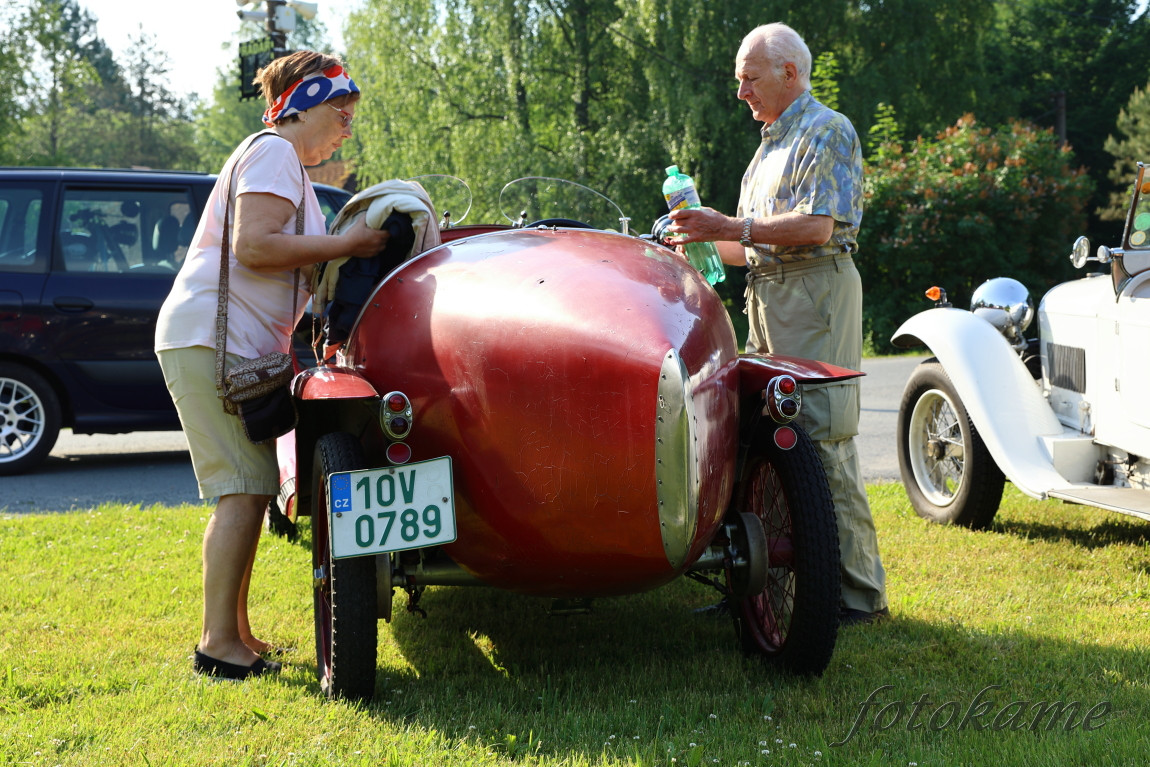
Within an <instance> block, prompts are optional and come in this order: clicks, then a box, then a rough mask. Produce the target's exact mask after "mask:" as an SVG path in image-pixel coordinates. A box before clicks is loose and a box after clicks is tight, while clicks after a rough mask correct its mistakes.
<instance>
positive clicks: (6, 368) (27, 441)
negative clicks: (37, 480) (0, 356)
mask: <svg viewBox="0 0 1150 767" xmlns="http://www.w3.org/2000/svg"><path fill="white" fill-rule="evenodd" d="M60 418H61V416H60V399H59V398H58V397H57V396H56V392H55V390H53V389H52V386H51V384H49V383H48V382H47V381H46V380H45V379H44V377H43V376H41V375H40V374H39V373H37V372H36V371H34V370H32V369H30V368H26V367H24V366H23V365H16V364H14V363H10V362H0V476H3V475H8V474H22V473H24V472H26V471H29V470H31V469H33V468H35V467H36V466H38V465H40V464H41V463H43V462H44V459H45V458H47V457H48V454H49V453H51V452H52V448H53V447H55V445H56V439H57V438H58V437H59V436H60Z"/></svg>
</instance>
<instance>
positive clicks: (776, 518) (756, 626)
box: [732, 426, 842, 675]
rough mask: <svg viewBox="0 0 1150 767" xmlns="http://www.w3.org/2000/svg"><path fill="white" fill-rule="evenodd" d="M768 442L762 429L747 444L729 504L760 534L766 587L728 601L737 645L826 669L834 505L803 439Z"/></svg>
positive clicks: (834, 591)
mask: <svg viewBox="0 0 1150 767" xmlns="http://www.w3.org/2000/svg"><path fill="white" fill-rule="evenodd" d="M792 428H794V430H795V433H796V434H797V435H798V438H799V439H798V443H797V444H796V445H795V446H794V447H793V448H791V449H790V450H782V449H780V448H778V447H776V446H775V444H774V440H773V439H772V436H773V435H772V433H771V431H770V430H763V432H762V433H760V434H759V435H758V437H757V438H756V441H755V442H754V444H752V446H751V448H750V450H749V452H748V455H747V459H746V462H745V465H744V466H743V469H742V473H741V476H740V481H739V485H738V491H737V493H738V495H737V498H736V502H735V506H734V511H736V512H744V513H749V514H753V515H754V516H756V517H758V519H759V521H760V522H762V525H763V531H764V533H765V534H766V539H767V551H766V552H765V554H764V556H766V557H768V560H767V586H766V588H764V589H763V591H762V592H761V593H759V594H757V595H754V596H750V597H747V598H746V599H743V600H741V601H739V602H737V603H735V604H733V605H732V606H733V607H734V613H735V624H736V630H737V631H738V632H739V639H740V641H741V642H742V645H743V649H744V650H745V651H746V652H747V653H749V654H758V655H762V656H763V657H764V658H765V659H766V660H767V661H769V662H770V663H773V664H776V665H778V666H779V667H781V668H783V669H785V670H787V671H790V672H793V673H796V674H804V675H818V674H821V673H822V672H823V670H824V669H826V667H827V664H828V663H830V659H831V655H832V654H833V653H834V649H835V643H836V641H837V640H838V626H839V617H838V616H839V597H840V593H841V589H842V573H841V568H842V561H841V558H840V555H839V536H838V526H837V522H836V520H835V512H834V504H833V502H832V501H831V492H830V487H829V486H828V484H827V477H826V473H825V472H824V471H823V465H822V462H821V461H820V460H819V457H818V454H817V453H816V452H815V448H814V445H813V444H812V443H811V440H810V438H809V437H808V436H807V435H806V434H805V433H804V432H803V431H802V430H801V429H799V428H798V427H793V426H792Z"/></svg>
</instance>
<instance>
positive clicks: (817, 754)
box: [815, 751, 823, 759]
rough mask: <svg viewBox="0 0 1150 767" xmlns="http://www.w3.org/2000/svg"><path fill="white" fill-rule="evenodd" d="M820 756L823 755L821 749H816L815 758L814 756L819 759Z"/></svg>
mask: <svg viewBox="0 0 1150 767" xmlns="http://www.w3.org/2000/svg"><path fill="white" fill-rule="evenodd" d="M822 756H823V752H822V751H816V752H815V758H816V759H821V758H822Z"/></svg>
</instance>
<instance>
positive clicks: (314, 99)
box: [156, 51, 387, 679]
mask: <svg viewBox="0 0 1150 767" xmlns="http://www.w3.org/2000/svg"><path fill="white" fill-rule="evenodd" d="M255 83H256V84H257V85H259V86H260V88H261V90H262V93H263V96H264V99H265V100H266V102H267V104H268V109H267V111H266V112H264V123H265V124H266V125H267V126H268V130H266V131H264V132H263V135H259V136H258V137H256V138H251V137H249V139H248V140H245V141H244V143H243V144H242V145H241V146H240V147H239V148H237V149H236V151H235V152H234V153H233V154H232V156H231V157H230V158H228V161H227V162H226V163H225V164H224V167H223V170H222V171H221V172H220V176H219V179H218V181H217V182H216V186H215V189H214V190H213V191H212V195H211V198H210V199H209V201H208V204H207V207H206V208H205V210H204V213H203V216H202V217H201V219H200V222H199V226H198V228H197V229H196V233H195V235H194V237H193V241H192V245H191V247H190V248H189V250H188V254H187V257H186V259H185V261H184V264H183V267H182V268H181V270H180V273H179V274H178V275H177V277H176V281H175V284H174V285H173V287H172V292H171V293H170V294H169V296H168V298H167V300H166V301H165V302H164V306H163V308H162V309H161V311H160V316H159V320H158V323H157V327H156V354H157V356H158V357H159V360H160V366H161V368H162V369H163V371H164V378H165V380H166V382H167V386H168V390H169V391H170V392H171V395H172V400H173V401H174V402H175V404H176V409H177V410H178V411H179V415H180V422H181V424H182V425H183V429H184V433H185V434H186V435H187V439H188V447H189V449H190V452H191V457H192V465H193V468H194V469H195V473H196V482H197V483H198V485H199V491H200V497H201V498H218V502H217V504H216V508H215V512H214V513H213V514H212V517H211V519H210V520H209V522H208V525H207V530H206V531H205V533H204V544H203V588H204V608H203V628H202V631H201V634H200V642H199V646H198V647H197V648H196V653H195V656H194V661H193V668H194V669H195V671H197V672H198V673H200V674H205V675H208V676H215V677H224V678H228V679H245V678H247V677H249V676H257V675H260V674H267V673H275V672H278V671H279V670H280V664H279V663H276V662H273V661H269V660H264V659H263V657H262V656H261V653H263V654H267V653H270V652H272V651H274V648H273V647H272V646H271V645H270V644H268V643H266V642H264V641H261V640H259V639H256V638H255V637H254V636H253V634H252V630H251V626H250V625H249V623H248V610H247V597H248V585H249V583H250V580H251V572H252V563H253V561H254V559H255V554H256V546H257V545H258V543H259V536H260V530H261V528H262V522H263V516H264V511H265V509H266V508H267V505H268V502H269V501H270V500H271V498H272V496H273V495H274V494H275V493H276V492H277V490H278V485H279V473H278V469H277V466H276V454H275V446H274V443H273V444H253V443H252V442H250V441H249V440H248V439H247V438H246V436H245V433H244V430H243V426H242V424H241V423H240V421H239V419H238V418H237V417H236V416H234V415H228V414H226V413H225V412H224V410H223V408H222V405H221V401H220V399H219V396H218V393H217V390H216V377H215V346H216V323H215V315H216V304H217V300H218V295H219V284H220V256H221V248H222V247H223V240H222V237H223V227H224V221H225V220H229V221H230V222H231V225H230V228H231V236H230V238H229V241H230V243H231V246H230V248H229V251H230V253H229V261H230V277H229V282H230V284H229V287H228V291H227V292H228V305H227V343H226V347H225V348H226V351H227V365H228V366H229V367H230V366H232V365H234V364H236V363H237V362H238V361H240V360H242V359H255V358H257V357H260V356H262V355H264V354H268V353H271V352H286V351H288V349H289V347H290V344H291V333H292V330H293V329H294V328H295V326H296V323H297V322H298V321H299V319H300V317H301V316H302V314H303V311H304V307H305V306H306V304H307V294H306V291H305V290H301V291H300V292H299V293H298V295H293V291H294V290H295V287H294V286H295V285H296V279H295V277H296V275H295V270H296V269H301V270H302V272H303V275H302V278H301V279H300V280H299V283H298V284H299V285H301V286H307V285H309V284H310V279H309V274H310V267H311V265H312V264H316V263H320V262H324V261H330V260H332V259H336V258H341V257H345V256H349V257H370V256H373V255H375V254H376V253H378V252H379V251H380V250H381V249H382V248H383V247H384V245H385V244H386V240H387V234H386V232H382V231H379V230H376V229H371V228H369V227H367V226H366V225H364V224H363V223H362V222H361V223H359V224H358V225H356V226H353V227H351V228H349V229H348V230H346V231H345V232H343V233H342V234H341V235H339V236H329V235H327V234H326V230H325V226H324V216H323V213H322V211H321V210H320V206H319V201H318V200H317V199H316V196H315V192H314V190H313V189H312V187H311V184H310V183H309V182H308V180H307V177H306V174H305V173H304V172H303V168H302V166H303V165H316V164H318V163H320V162H322V161H323V160H326V159H328V158H329V157H331V155H332V153H333V152H335V150H337V149H339V147H340V145H341V144H342V143H343V141H344V140H345V139H346V138H348V137H349V136H351V122H352V119H353V118H354V116H355V107H356V103H357V102H358V100H359V95H360V94H359V88H357V87H356V85H355V83H354V82H352V80H351V78H350V77H348V75H347V74H346V73H345V72H344V69H343V65H342V63H341V62H340V61H339V59H337V58H334V57H332V56H327V55H324V54H320V53H316V52H314V51H299V52H296V53H293V54H291V55H289V56H285V57H284V58H280V59H276V60H274V61H273V62H272V63H271V64H269V65H268V66H266V67H264V68H263V69H261V70H260V72H259V74H258V75H257V76H256V79H255ZM229 188H230V192H231V193H230V195H229V192H228V190H229ZM229 198H230V200H231V201H233V202H231V206H232V207H231V208H230V209H229ZM301 205H302V208H303V233H302V234H297V233H296V232H297V220H296V219H297V208H299V207H300V206H301ZM225 216H227V219H225ZM293 306H294V313H293Z"/></svg>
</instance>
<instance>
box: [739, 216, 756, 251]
mask: <svg viewBox="0 0 1150 767" xmlns="http://www.w3.org/2000/svg"><path fill="white" fill-rule="evenodd" d="M754 222H755V219H753V218H751V217H750V216H747V217H746V218H744V219H743V236H742V237H740V238H739V244H740V245H742V246H743V247H744V248H753V247H755V243H754V241H753V240H752V239H751V224H753V223H754Z"/></svg>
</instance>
